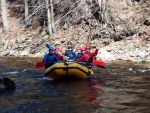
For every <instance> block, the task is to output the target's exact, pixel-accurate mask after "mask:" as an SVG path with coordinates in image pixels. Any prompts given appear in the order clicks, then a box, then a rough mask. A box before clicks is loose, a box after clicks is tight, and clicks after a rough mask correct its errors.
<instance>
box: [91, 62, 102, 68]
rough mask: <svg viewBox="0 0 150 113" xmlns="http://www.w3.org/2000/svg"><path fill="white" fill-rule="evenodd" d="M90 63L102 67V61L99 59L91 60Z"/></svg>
mask: <svg viewBox="0 0 150 113" xmlns="http://www.w3.org/2000/svg"><path fill="white" fill-rule="evenodd" d="M92 64H93V65H95V66H98V67H104V62H101V61H93V62H92Z"/></svg>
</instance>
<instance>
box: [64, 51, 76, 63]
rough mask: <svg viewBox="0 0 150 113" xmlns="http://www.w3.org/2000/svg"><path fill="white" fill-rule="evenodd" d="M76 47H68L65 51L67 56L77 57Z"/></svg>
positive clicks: (70, 57)
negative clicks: (74, 50)
mask: <svg viewBox="0 0 150 113" xmlns="http://www.w3.org/2000/svg"><path fill="white" fill-rule="evenodd" d="M73 49H74V48H71V49H67V50H66V52H65V56H67V57H69V59H74V60H75V58H76V56H75V53H74V52H73Z"/></svg>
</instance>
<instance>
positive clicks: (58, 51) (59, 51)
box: [54, 48, 64, 61]
mask: <svg viewBox="0 0 150 113" xmlns="http://www.w3.org/2000/svg"><path fill="white" fill-rule="evenodd" d="M54 54H55V56H56V57H57V58H58V59H59V60H61V61H63V60H64V57H63V55H62V50H61V48H55V49H54Z"/></svg>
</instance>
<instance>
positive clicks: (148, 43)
mask: <svg viewBox="0 0 150 113" xmlns="http://www.w3.org/2000/svg"><path fill="white" fill-rule="evenodd" d="M35 1H36V0H35ZM91 1H92V2H89V1H86V2H85V3H82V4H81V3H80V1H79V0H67V1H66V0H55V1H54V20H55V28H56V32H55V33H54V34H53V35H51V36H49V35H48V33H47V27H46V23H45V20H46V19H45V18H46V17H44V16H43V15H44V11H43V10H40V11H39V12H38V13H37V14H34V16H32V17H31V20H30V26H28V27H26V26H25V24H24V21H23V13H24V11H22V8H20V7H19V6H18V4H21V1H20V0H17V1H15V2H14V1H9V2H7V4H8V21H9V25H10V30H9V32H8V33H7V34H5V33H4V32H3V30H2V22H0V38H1V41H0V56H30V57H42V56H43V55H44V54H45V53H47V49H46V47H45V44H46V43H49V44H51V45H53V46H55V47H56V46H58V47H61V48H63V50H65V46H66V43H67V41H72V42H73V44H74V46H75V48H76V47H78V46H81V47H83V46H85V45H87V44H90V45H92V47H93V50H94V49H95V47H99V54H98V55H97V59H99V60H103V61H106V62H107V61H116V60H125V61H133V62H142V61H145V62H150V28H149V26H150V9H149V7H150V3H149V2H148V0H132V1H128V0H107V2H106V5H105V7H106V11H103V10H102V9H101V8H99V7H100V5H99V4H98V1H97V0H91ZM17 6H18V7H17ZM39 6H40V5H39ZM32 10H33V8H31V13H30V14H32ZM42 11H43V12H42ZM104 13H105V14H104ZM39 15H42V16H40V18H39ZM43 20H44V21H43Z"/></svg>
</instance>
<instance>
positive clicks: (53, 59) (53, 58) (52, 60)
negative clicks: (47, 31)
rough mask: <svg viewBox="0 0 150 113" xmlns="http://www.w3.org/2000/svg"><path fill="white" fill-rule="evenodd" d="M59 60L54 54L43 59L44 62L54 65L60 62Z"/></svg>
mask: <svg viewBox="0 0 150 113" xmlns="http://www.w3.org/2000/svg"><path fill="white" fill-rule="evenodd" d="M58 61H59V59H58V58H57V57H56V56H55V55H54V54H46V55H45V56H44V58H43V62H45V63H51V64H54V63H55V62H58Z"/></svg>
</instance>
